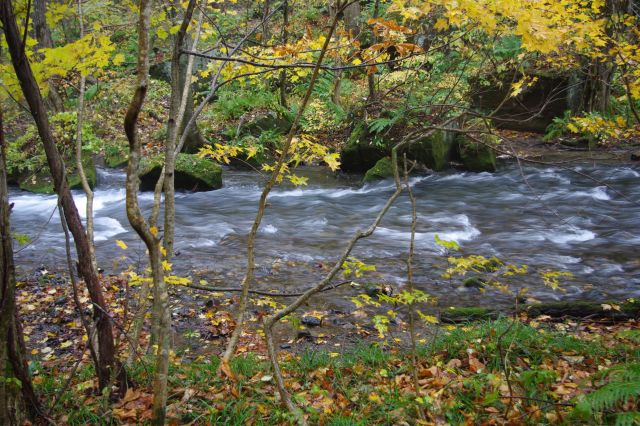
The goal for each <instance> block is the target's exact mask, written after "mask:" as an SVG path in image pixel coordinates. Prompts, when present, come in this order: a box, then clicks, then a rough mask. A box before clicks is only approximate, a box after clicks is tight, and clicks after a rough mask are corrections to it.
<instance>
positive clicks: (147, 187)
mask: <svg viewBox="0 0 640 426" xmlns="http://www.w3.org/2000/svg"><path fill="white" fill-rule="evenodd" d="M163 162H164V156H161V155H159V156H155V157H152V158H144V159H142V161H141V162H140V168H139V172H138V175H139V176H140V189H141V190H142V191H153V189H154V188H155V185H156V182H157V181H158V178H159V177H160V172H161V171H162V165H163ZM221 186H222V167H220V165H218V164H216V163H214V162H212V161H211V160H207V159H205V158H200V157H198V156H197V155H195V154H178V156H177V157H176V169H175V187H176V190H186V191H210V190H213V189H218V188H220V187H221Z"/></svg>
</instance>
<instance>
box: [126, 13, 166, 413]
mask: <svg viewBox="0 0 640 426" xmlns="http://www.w3.org/2000/svg"><path fill="white" fill-rule="evenodd" d="M151 3H152V2H151V0H140V6H139V7H140V13H139V20H138V72H137V74H138V75H137V82H136V90H135V93H134V95H133V99H132V100H131V103H130V104H129V108H128V109H127V113H126V115H125V119H124V129H125V133H126V134H127V139H128V140H129V163H128V165H127V177H126V190H127V200H126V204H127V217H128V218H129V223H131V226H132V227H133V229H134V230H135V231H136V233H137V234H138V235H139V236H140V238H141V239H142V240H143V241H144V243H145V245H146V246H147V249H148V251H149V261H150V263H151V274H152V280H153V284H154V287H153V309H152V316H153V318H152V324H153V326H152V335H155V336H156V342H155V343H156V345H157V349H156V369H155V375H154V378H153V419H152V424H154V425H163V424H164V423H165V419H166V405H167V378H168V371H169V350H170V347H169V332H170V328H171V314H170V312H169V295H168V293H167V288H166V283H165V282H164V272H163V269H162V257H161V253H160V239H159V238H158V232H157V228H155V230H154V227H152V226H149V225H148V224H147V222H146V221H145V219H144V216H143V215H142V212H141V210H140V205H139V203H138V189H139V187H140V180H139V179H138V165H139V163H140V155H141V154H140V151H141V147H140V141H139V139H138V135H137V120H138V116H139V115H140V111H141V110H142V105H143V104H144V100H145V97H146V94H147V88H148V78H149V27H150V25H151V24H150V21H151Z"/></svg>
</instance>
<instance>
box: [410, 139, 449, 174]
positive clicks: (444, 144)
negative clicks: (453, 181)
mask: <svg viewBox="0 0 640 426" xmlns="http://www.w3.org/2000/svg"><path fill="white" fill-rule="evenodd" d="M454 150H455V133H453V132H446V131H444V130H439V131H437V132H435V133H434V134H432V135H431V136H427V137H425V138H422V139H420V140H419V141H417V142H415V143H414V144H413V145H411V146H410V147H409V149H408V150H407V156H408V157H409V158H411V159H413V160H416V161H418V162H419V163H421V164H423V165H425V166H426V167H428V168H430V169H431V170H435V171H442V170H446V169H448V168H449V162H450V161H451V159H452V157H453V156H454Z"/></svg>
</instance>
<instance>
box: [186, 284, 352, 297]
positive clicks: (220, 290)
mask: <svg viewBox="0 0 640 426" xmlns="http://www.w3.org/2000/svg"><path fill="white" fill-rule="evenodd" d="M346 284H355V285H357V283H354V282H353V281H342V282H339V283H337V284H334V285H332V286H329V287H325V288H323V289H322V290H320V291H319V292H318V293H324V292H327V291H331V290H334V289H336V288H338V287H341V286H343V285H346ZM185 287H189V288H193V289H196V290H203V291H210V292H213V293H232V292H236V293H240V292H242V288H240V287H209V286H206V285H200V284H187V285H185ZM307 291H309V289H307V290H304V291H301V292H299V293H271V292H269V291H266V290H252V289H249V293H250V294H256V295H258V296H270V297H299V296H302V295H303V294H305V293H306V292H307Z"/></svg>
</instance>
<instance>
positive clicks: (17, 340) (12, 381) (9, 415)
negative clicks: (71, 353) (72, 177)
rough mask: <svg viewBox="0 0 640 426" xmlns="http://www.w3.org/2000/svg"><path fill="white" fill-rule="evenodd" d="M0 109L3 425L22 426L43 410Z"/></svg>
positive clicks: (0, 393)
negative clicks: (29, 344) (28, 336)
mask: <svg viewBox="0 0 640 426" xmlns="http://www.w3.org/2000/svg"><path fill="white" fill-rule="evenodd" d="M5 153H6V149H5V140H4V129H3V123H2V111H1V110H0V235H1V236H2V244H1V245H0V368H1V369H2V370H0V377H1V378H2V380H0V424H2V425H21V424H23V422H24V421H25V420H27V417H28V418H30V419H31V420H35V419H36V417H38V416H40V413H41V409H40V403H39V402H38V398H37V397H36V395H35V392H34V391H33V386H32V385H31V377H30V375H29V369H28V367H27V358H26V355H25V354H26V350H25V346H24V338H23V335H22V328H21V327H20V322H19V320H18V317H17V312H16V301H15V288H16V279H15V267H14V263H13V246H12V240H11V227H10V223H9V213H10V210H11V208H10V207H9V198H8V195H7V167H6V154H5Z"/></svg>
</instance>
